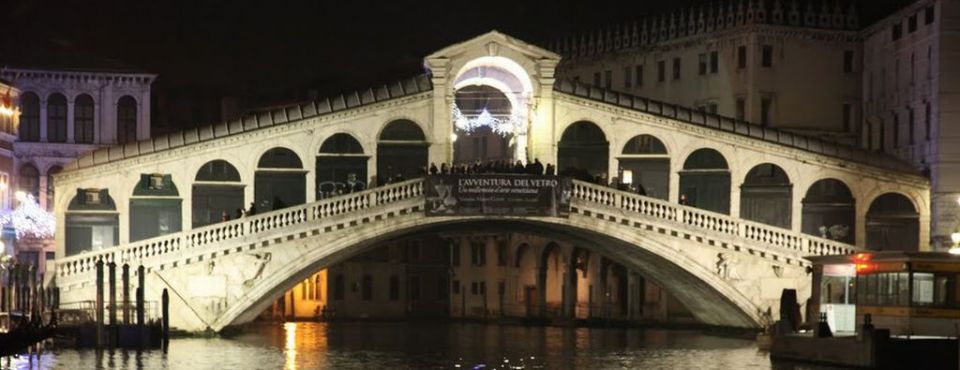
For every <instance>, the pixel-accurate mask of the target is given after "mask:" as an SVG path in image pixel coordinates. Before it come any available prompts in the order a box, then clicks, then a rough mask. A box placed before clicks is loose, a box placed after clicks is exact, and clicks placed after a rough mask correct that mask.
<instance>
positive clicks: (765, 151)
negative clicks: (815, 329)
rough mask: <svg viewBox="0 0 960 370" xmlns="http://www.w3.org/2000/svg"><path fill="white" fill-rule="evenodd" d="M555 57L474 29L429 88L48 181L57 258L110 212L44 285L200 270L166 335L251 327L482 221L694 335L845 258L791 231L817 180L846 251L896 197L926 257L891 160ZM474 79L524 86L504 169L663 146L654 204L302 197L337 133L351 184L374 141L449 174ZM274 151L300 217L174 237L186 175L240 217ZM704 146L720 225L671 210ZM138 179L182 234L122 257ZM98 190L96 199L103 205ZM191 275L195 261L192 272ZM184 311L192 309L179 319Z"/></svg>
mask: <svg viewBox="0 0 960 370" xmlns="http://www.w3.org/2000/svg"><path fill="white" fill-rule="evenodd" d="M559 59H560V57H559V56H558V55H556V54H554V53H551V52H549V51H546V50H543V49H541V48H538V47H536V46H533V45H530V44H527V43H524V42H522V41H520V40H516V39H513V38H511V37H509V36H506V35H503V34H500V33H498V32H490V33H487V34H484V35H481V36H478V37H476V38H474V39H471V40H468V41H465V42H462V43H460V44H456V45H453V46H450V47H448V48H445V49H443V50H441V51H438V52H436V53H434V54H432V55H430V56H428V57H427V58H426V63H427V65H428V66H429V67H430V68H431V71H432V75H431V76H430V80H427V79H426V78H425V77H421V78H415V79H411V80H408V81H404V82H401V83H398V84H395V85H387V86H383V87H376V88H372V89H368V90H366V91H361V92H357V93H354V94H349V95H346V96H340V97H336V98H333V99H329V100H322V101H319V102H308V103H304V104H296V105H291V106H288V107H285V108H281V109H277V110H274V111H272V112H264V113H261V114H258V115H256V116H250V117H246V118H244V119H242V120H238V121H233V122H227V123H222V124H218V125H214V126H209V127H204V128H200V129H194V130H189V131H185V132H180V133H176V134H171V135H165V136H160V137H156V138H153V139H150V140H144V141H139V142H136V143H128V144H125V145H122V146H115V147H110V148H104V149H99V150H96V151H94V152H93V153H90V154H88V155H86V156H83V157H81V158H80V159H78V160H77V161H76V162H74V163H72V164H71V165H70V166H68V167H67V168H66V170H65V171H64V172H63V173H61V174H58V175H56V179H57V184H58V188H60V189H69V190H64V191H59V192H58V193H57V194H56V199H55V209H56V215H57V220H58V230H57V233H56V235H57V252H58V257H59V256H64V255H65V254H66V251H67V245H66V241H67V240H66V237H65V234H66V231H67V226H65V221H66V220H67V219H68V217H69V216H71V215H74V216H93V215H98V216H103V215H110V216H111V217H112V216H116V217H117V222H116V224H115V227H116V230H117V231H116V235H117V236H118V238H119V240H118V243H117V244H119V245H120V247H118V248H111V247H109V246H105V247H104V248H103V249H102V250H98V251H94V252H87V253H79V254H77V255H75V256H66V257H67V258H66V259H64V260H63V262H62V263H63V265H62V266H59V265H58V266H57V268H58V272H59V273H58V276H57V277H56V278H55V279H56V280H55V283H56V284H58V286H60V287H62V288H64V289H70V290H72V291H73V292H72V293H70V294H75V296H76V297H79V296H80V295H82V294H84V292H86V291H89V290H90V288H91V287H90V285H89V284H88V283H85V281H88V279H87V278H88V277H89V276H87V275H89V273H90V270H89V268H90V263H91V261H94V259H96V258H107V259H109V260H114V261H118V262H126V263H133V264H137V263H143V264H145V265H149V266H148V267H149V270H148V271H149V273H150V279H149V280H148V293H149V294H150V295H151V296H155V295H156V294H159V291H160V290H161V289H162V288H163V287H169V288H171V289H174V290H175V291H178V292H181V291H188V290H190V289H193V288H190V287H191V286H196V287H197V289H200V286H201V285H203V284H202V283H203V281H206V280H203V281H200V280H197V281H200V282H194V280H196V279H193V277H196V276H204V274H206V275H209V276H211V278H210V279H214V278H215V279H220V280H217V281H223V284H220V285H217V286H221V285H222V287H223V288H222V289H218V291H217V292H207V291H198V293H197V294H196V295H195V296H196V297H197V298H202V299H203V300H204V301H203V302H206V303H203V302H197V301H194V300H193V298H190V297H191V296H189V295H185V296H184V297H186V298H175V299H174V303H173V304H174V305H176V307H175V308H174V309H173V310H172V311H173V312H175V315H176V317H178V319H177V320H180V321H179V322H178V323H177V324H179V325H182V326H181V327H184V328H191V329H195V330H199V329H202V328H213V329H214V330H219V329H220V328H223V327H224V326H227V325H232V324H236V323H242V322H246V321H249V320H251V319H252V318H253V317H254V316H256V315H257V314H258V313H259V312H262V311H263V310H264V309H265V308H267V307H268V306H269V305H270V304H272V303H273V302H274V301H275V300H276V299H277V298H279V297H280V296H282V295H283V293H284V292H285V291H287V290H288V289H290V288H291V287H293V286H295V285H296V284H297V283H299V282H302V281H303V280H304V279H305V278H307V277H309V276H312V275H313V274H314V273H315V272H316V271H318V270H319V269H321V268H323V267H327V266H330V265H333V264H335V263H337V262H340V261H342V260H343V259H345V258H346V257H348V256H350V255H352V254H355V253H358V252H360V251H362V250H364V248H366V247H368V246H370V245H375V244H377V243H380V242H383V241H384V240H388V239H389V238H391V237H396V236H400V235H405V234H408V233H412V232H416V231H419V230H423V229H427V228H430V227H440V226H444V225H447V224H464V223H466V224H468V223H469V222H471V221H496V222H506V223H513V224H512V225H522V226H523V227H529V228H531V229H537V228H539V229H540V230H544V232H545V233H547V234H563V235H568V236H570V237H571V238H573V239H576V240H578V241H580V243H579V244H580V245H583V246H586V247H589V248H593V249H594V250H595V251H596V252H597V253H598V254H602V255H606V256H610V257H611V258H612V259H613V260H615V261H618V262H619V263H622V264H624V265H626V266H628V267H629V268H630V269H631V270H633V271H639V272H641V273H643V274H644V276H648V277H649V278H650V280H651V281H654V282H656V283H657V284H658V285H660V286H663V287H664V288H665V289H667V290H669V291H671V292H675V293H676V294H677V299H678V300H680V301H681V302H683V303H684V304H685V305H686V306H687V307H688V308H689V309H690V311H691V312H693V313H694V314H695V315H696V316H697V317H698V318H699V319H700V320H701V321H703V322H706V323H712V324H718V325H731V326H743V327H753V326H756V325H758V324H759V323H761V322H762V321H763V320H764V319H763V317H764V315H765V313H764V312H765V310H767V308H768V307H772V306H774V302H776V300H777V299H778V298H779V294H780V291H781V289H783V288H788V287H789V288H794V289H798V290H799V296H800V297H806V296H808V295H809V286H808V284H809V282H808V278H807V276H806V273H805V271H804V268H805V266H806V265H808V263H806V262H804V260H803V256H805V255H809V254H827V253H846V252H851V251H854V250H857V249H858V248H857V247H853V246H850V245H844V244H842V243H839V242H836V241H830V240H825V239H821V238H819V237H817V236H810V235H802V234H801V233H800V231H801V229H802V223H803V217H804V215H803V212H802V210H803V199H804V194H807V193H808V190H809V189H810V188H812V187H813V184H815V183H816V182H817V181H818V180H823V179H835V180H837V181H838V182H840V183H843V184H845V186H846V188H848V189H849V192H850V193H851V196H852V198H853V199H854V200H855V204H854V205H853V208H854V210H853V214H854V215H855V216H854V220H853V221H852V222H853V225H846V226H847V227H852V228H853V229H854V235H853V238H852V240H853V241H854V242H855V244H856V245H858V246H864V245H865V244H866V240H867V235H866V227H867V216H868V209H869V208H870V206H871V205H872V204H873V203H874V201H875V200H876V199H879V198H880V197H881V196H882V195H886V194H897V195H898V196H899V197H901V198H903V199H905V200H906V202H907V203H909V207H912V209H913V210H915V212H916V214H915V217H916V222H917V224H918V225H919V230H918V231H917V232H916V235H910V236H909V237H908V238H907V239H908V240H909V241H911V242H912V243H913V245H914V246H916V248H917V249H919V250H926V249H928V247H929V246H928V244H927V242H926V241H927V240H928V238H929V236H928V234H927V230H929V228H928V226H929V222H930V215H929V211H928V210H929V201H930V200H929V183H928V181H927V179H926V178H924V177H922V176H920V175H919V174H917V173H915V172H914V171H912V170H911V169H910V168H909V166H905V165H904V164H903V163H901V162H899V161H897V160H896V159H892V158H890V157H889V156H883V155H878V154H874V153H865V152H863V151H859V150H857V149H856V148H851V147H846V146H839V145H833V144H830V143H826V142H822V141H820V140H817V139H812V138H808V137H804V136H798V135H793V134H790V133H787V132H782V131H779V130H774V129H770V128H764V127H759V126H756V125H748V124H745V123H743V122H737V121H735V120H731V119H729V118H724V117H719V116H715V115H710V114H704V113H702V112H697V111H693V110H690V109H686V108H683V107H678V106H673V105H670V104H663V103H659V102H654V101H648V100H645V99H641V98H636V97H633V96H629V95H624V94H618V93H614V92H610V91H604V90H599V89H592V88H588V87H584V86H580V85H570V84H565V85H564V84H557V85H555V83H554V82H555V81H554V78H553V77H554V76H553V71H554V67H555V66H556V65H557V64H558V62H559ZM478 66H482V67H485V68H500V69H502V70H504V71H507V72H509V73H511V74H513V75H514V76H516V77H517V78H526V79H527V86H529V88H528V89H526V90H525V91H527V94H528V95H527V96H526V98H528V99H529V104H528V105H527V107H526V109H527V110H528V112H527V115H526V116H527V117H529V121H528V122H527V131H526V132H525V133H524V134H525V137H526V145H525V146H526V148H527V149H526V150H525V151H523V152H525V155H524V156H518V157H517V158H516V159H519V160H531V159H533V158H539V159H540V160H541V161H542V162H543V163H557V160H558V156H559V155H558V153H559V151H560V150H561V149H563V137H564V136H566V135H565V133H566V132H568V128H570V127H573V126H574V124H577V123H581V122H584V121H586V122H590V124H592V125H594V126H595V127H597V128H598V129H599V130H600V132H601V133H602V137H603V147H605V148H607V151H606V152H604V153H605V154H604V155H605V156H606V157H605V158H604V159H602V160H601V162H605V163H600V164H596V163H594V164H595V165H602V168H605V169H606V171H609V173H613V172H614V171H616V169H617V168H618V167H619V166H620V163H619V162H620V161H621V160H622V159H621V156H620V154H621V152H622V148H624V147H625V144H626V143H627V141H629V140H630V139H631V138H634V137H635V136H637V135H641V134H646V135H651V136H653V137H656V138H657V139H658V140H659V141H660V142H662V144H663V146H664V147H665V151H666V156H667V157H668V158H669V161H670V162H669V171H668V174H667V176H668V183H669V194H668V196H667V199H666V200H656V199H652V198H649V197H642V198H640V196H637V195H633V194H626V193H619V192H615V191H613V190H610V189H609V188H605V187H596V186H592V185H587V184H585V183H578V185H576V191H575V192H576V195H575V199H577V202H582V203H577V204H576V205H575V208H577V210H576V212H577V214H576V215H575V216H573V215H572V216H571V217H570V218H568V219H566V218H550V217H532V218H511V217H489V218H478V219H475V220H474V219H470V218H462V217H459V218H458V217H450V218H447V217H426V216H424V215H423V213H422V212H423V211H422V209H423V208H422V207H423V203H422V202H423V200H422V198H421V196H422V192H421V191H422V185H420V184H419V183H418V182H416V181H410V182H401V183H400V184H398V185H390V186H388V187H384V188H375V189H373V190H371V191H370V192H366V193H360V194H358V195H345V196H342V197H334V198H330V199H327V200H322V199H318V197H317V192H316V189H315V185H314V181H312V180H313V178H314V177H315V176H317V175H318V174H316V170H315V169H316V168H317V167H316V161H317V158H318V154H319V152H320V148H321V147H322V146H323V143H324V142H325V141H326V140H327V139H329V138H331V137H334V135H336V134H348V135H349V136H350V137H352V138H353V139H355V141H356V142H357V143H358V145H359V146H360V147H361V148H362V154H364V155H366V156H368V160H367V161H366V169H367V173H368V174H374V173H376V172H377V168H378V166H377V162H378V161H381V160H389V159H390V158H382V157H379V154H381V152H382V151H383V150H384V148H387V147H389V146H391V145H394V146H395V145H400V144H402V145H408V146H415V147H418V148H421V147H424V146H426V148H427V151H428V152H427V153H426V155H425V156H424V159H423V160H424V161H426V162H434V163H448V162H450V161H451V160H452V159H453V152H452V151H453V148H454V145H453V140H454V139H453V138H452V137H451V135H450V134H451V133H452V132H453V122H452V120H451V109H450V107H451V102H452V101H453V97H454V95H455V90H456V89H455V87H454V86H453V84H452V83H451V81H456V80H457V79H458V78H459V77H460V75H461V74H463V73H465V72H466V71H469V70H470V69H471V68H475V67H478ZM401 120H405V121H402V122H410V123H411V124H412V125H413V126H414V127H415V128H416V129H419V131H420V132H422V133H423V134H422V139H419V138H416V137H417V135H413V137H414V138H413V139H403V140H399V141H397V140H392V139H384V136H383V134H384V133H385V132H388V131H390V130H392V129H393V128H395V127H397V126H396V125H397V124H398V123H397V122H401ZM408 127H409V126H408ZM416 129H414V131H416ZM276 148H286V149H288V150H289V153H292V154H293V155H294V156H296V157H297V158H296V159H297V161H295V162H296V163H298V166H300V168H284V169H283V172H284V173H286V174H297V175H302V176H303V177H302V178H303V181H305V190H304V191H305V194H304V202H305V203H307V204H306V205H302V206H297V207H292V208H289V210H288V209H284V210H280V211H276V212H270V213H267V214H264V215H262V216H254V217H252V218H244V219H241V220H231V221H227V222H223V223H219V224H216V225H211V226H208V227H204V228H199V229H195V230H191V227H190V225H191V224H190V220H191V217H192V213H191V210H192V209H193V208H194V205H193V204H192V201H193V199H194V193H193V191H194V190H193V189H194V188H195V185H204V181H199V180H198V179H197V178H198V173H200V171H201V169H202V168H205V166H206V165H207V164H208V163H210V162H212V161H216V160H223V161H226V162H228V163H229V164H230V165H231V167H232V168H234V169H235V170H236V173H237V176H238V177H239V179H238V181H236V184H235V186H237V187H239V188H240V189H242V193H243V198H242V200H243V202H242V204H247V203H249V202H250V201H251V200H252V199H255V197H256V194H257V191H258V189H256V188H257V180H256V179H257V178H258V176H259V174H260V173H261V172H264V171H263V167H262V165H263V161H262V160H263V158H264V154H265V153H269V152H270V151H271V150H272V149H276ZM705 148H706V149H712V150H715V151H716V152H717V153H719V155H720V156H721V157H722V158H723V159H724V162H725V163H726V166H727V167H726V169H725V170H724V171H726V172H725V174H727V175H728V176H729V179H730V186H729V193H728V194H718V195H717V196H718V197H723V198H726V197H729V199H728V200H729V204H730V208H729V210H728V213H729V216H727V215H722V214H720V213H714V212H710V211H704V210H696V209H694V208H692V207H682V206H678V205H677V203H678V202H679V201H680V192H681V190H682V189H680V184H681V182H682V178H683V175H684V174H683V172H684V171H685V170H687V169H686V168H685V166H684V162H686V161H687V160H688V158H689V157H691V154H692V153H695V151H696V150H698V149H705ZM351 155H353V156H356V155H357V154H356V153H353V154H351ZM764 163H770V164H773V165H775V166H776V167H778V168H780V169H782V171H783V172H785V173H786V174H787V177H788V178H789V187H790V193H789V194H790V197H789V199H788V202H789V203H790V204H791V210H792V211H791V212H790V213H791V214H790V222H789V227H788V228H785V229H781V228H776V227H772V226H766V225H761V224H759V223H757V222H751V221H748V220H743V219H742V217H741V216H742V210H741V209H740V207H739V204H740V202H739V200H740V194H741V189H740V188H741V185H742V184H743V183H744V181H745V178H746V177H747V174H748V173H749V172H750V171H751V169H753V168H755V167H756V166H757V165H760V164H764ZM417 165H426V163H418V164H417ZM273 172H277V171H275V170H274V171H273ZM687 172H690V171H687ZM692 172H696V171H695V170H694V171H692ZM154 174H155V175H154ZM144 175H148V176H156V177H158V178H161V177H162V178H165V177H167V176H169V179H170V180H171V181H172V183H173V184H175V185H176V187H177V189H178V191H179V192H178V194H177V195H176V196H173V197H169V199H167V198H165V199H167V200H168V201H175V202H177V204H178V205H181V208H179V212H181V216H182V217H181V218H180V222H182V225H180V228H179V229H181V230H185V231H184V232H178V233H173V234H171V235H163V234H161V236H160V237H157V238H153V239H146V240H143V241H139V242H136V243H130V240H131V238H130V235H131V230H130V225H131V223H132V222H131V216H130V215H131V207H130V205H131V203H132V201H133V200H134V198H136V197H134V192H135V191H137V189H138V185H137V184H138V183H140V182H141V179H142V178H143V176H144ZM89 189H96V191H93V190H89ZM381 189H382V190H381ZM104 190H105V191H107V192H108V193H109V195H110V199H112V200H113V202H112V203H110V202H107V201H106V199H104V196H103V195H104V194H106V193H105V192H104ZM84 196H86V197H88V198H87V199H95V198H97V197H99V199H98V201H97V202H93V203H94V204H96V205H97V206H98V207H100V206H103V208H97V209H92V210H91V209H85V210H78V209H70V207H71V206H72V205H76V204H80V203H83V202H84ZM651 220H654V221H651ZM368 224H369V225H368ZM540 247H542V246H540ZM540 247H537V248H540ZM561 250H562V251H563V253H564V255H567V253H568V252H571V251H570V250H569V246H568V247H567V249H563V248H561ZM200 261H203V263H197V262H200ZM58 263H61V262H58ZM201 280H202V279H201ZM218 284H219V283H218ZM461 284H462V283H461ZM486 289H487V290H488V291H490V290H491V289H496V288H495V287H492V286H487V287H486ZM200 290H202V289H200ZM207 293H209V294H212V295H205V294H207ZM214 293H216V294H214ZM555 295H556V292H554V294H553V296H554V298H555ZM172 296H174V297H178V295H177V294H173V295H172ZM548 296H549V293H548ZM205 297H206V298H205ZM210 297H213V298H210ZM208 298H209V299H208ZM148 299H149V298H148ZM200 306H202V307H204V310H195V309H196V308H197V307H200ZM774 314H776V313H775V312H774Z"/></svg>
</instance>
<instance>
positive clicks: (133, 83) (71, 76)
mask: <svg viewBox="0 0 960 370" xmlns="http://www.w3.org/2000/svg"><path fill="white" fill-rule="evenodd" d="M0 78H2V79H5V80H8V81H10V83H11V84H12V85H14V86H16V87H17V88H18V89H19V90H20V91H21V94H20V96H19V97H18V99H17V103H18V105H19V106H20V107H22V108H23V107H24V104H25V103H26V104H28V105H31V104H32V105H31V107H30V108H28V109H26V111H25V110H24V109H20V112H19V113H20V114H19V117H18V121H19V123H18V125H17V126H15V127H17V129H16V130H14V131H13V132H12V135H14V136H13V138H14V139H15V140H16V141H15V142H14V143H13V146H12V148H10V150H11V151H12V154H13V158H14V163H13V165H12V166H13V168H14V171H13V173H11V179H12V180H11V184H13V188H14V189H15V190H17V191H24V192H26V193H35V194H36V199H37V202H38V203H39V204H40V206H41V207H43V208H47V209H50V210H52V209H53V204H51V203H52V200H53V196H54V186H53V184H52V179H53V174H55V173H57V172H59V171H60V170H62V169H63V168H64V167H65V166H67V165H68V164H69V163H71V162H73V161H75V160H76V159H77V158H79V157H80V156H82V155H84V154H86V153H89V152H91V151H93V150H95V149H97V148H101V147H104V146H109V145H115V144H116V143H117V142H118V134H117V130H118V116H117V115H118V108H119V107H118V105H119V102H120V100H121V99H122V98H125V97H126V98H129V99H133V101H134V102H135V103H136V104H135V106H134V107H135V114H136V116H135V125H136V140H144V139H148V138H149V137H150V85H151V84H152V82H153V80H154V79H155V78H156V75H153V74H148V73H135V72H101V71H85V70H47V69H37V68H30V67H2V68H0ZM55 96H56V97H57V98H56V99H60V98H63V101H62V103H63V104H64V107H65V110H63V111H62V112H60V113H59V115H58V113H54V112H52V110H53V109H52V108H51V107H52V105H51V104H50V103H51V98H53V97H55ZM27 99H29V101H27ZM78 99H81V100H83V103H85V104H88V106H89V107H90V108H92V109H90V108H86V109H87V111H86V112H84V113H80V112H78V109H79V107H80V105H79V104H78V102H80V101H81V100H78ZM58 103H59V102H58ZM91 114H92V115H91ZM24 115H32V117H31V118H28V119H26V121H27V123H28V124H32V125H35V128H34V129H35V130H36V133H37V135H36V136H30V135H28V134H26V133H25V132H23V130H25V129H26V128H25V127H22V126H20V124H22V123H24V121H25V120H24ZM52 119H62V120H63V122H64V126H63V127H62V129H65V132H62V133H60V135H62V140H61V139H57V138H54V137H53V136H54V135H52V133H51V132H49V131H50V129H51V128H52V127H53V125H52V124H51V122H50V120H52ZM84 119H86V122H85V123H86V124H88V125H90V126H92V127H88V128H87V130H88V131H86V132H82V133H81V131H83V130H81V129H79V128H78V127H77V124H78V122H80V121H82V120H84ZM78 133H80V134H84V135H87V136H90V137H89V138H78V137H76V135H77V134H78ZM25 168H27V169H28V170H27V171H28V172H26V173H24V175H23V176H22V175H21V172H22V171H24V169H25ZM34 170H35V172H34ZM34 174H35V176H34ZM28 176H29V177H30V178H29V179H26V178H25V177H28ZM17 244H18V246H17V249H18V250H22V251H25V252H28V253H37V254H39V255H40V258H39V259H38V263H39V266H44V264H45V261H46V260H47V259H48V257H47V256H48V255H50V254H52V253H53V252H54V251H55V248H54V247H53V245H54V244H53V240H52V239H51V240H21V241H18V242H17ZM41 271H42V268H41Z"/></svg>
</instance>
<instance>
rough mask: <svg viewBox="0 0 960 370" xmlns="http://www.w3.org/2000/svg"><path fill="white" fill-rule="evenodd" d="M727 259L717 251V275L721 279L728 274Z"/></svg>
mask: <svg viewBox="0 0 960 370" xmlns="http://www.w3.org/2000/svg"><path fill="white" fill-rule="evenodd" d="M728 267H729V260H728V259H727V255H725V254H723V253H717V275H718V276H720V277H721V278H723V279H726V278H727V277H728V276H729V271H728Z"/></svg>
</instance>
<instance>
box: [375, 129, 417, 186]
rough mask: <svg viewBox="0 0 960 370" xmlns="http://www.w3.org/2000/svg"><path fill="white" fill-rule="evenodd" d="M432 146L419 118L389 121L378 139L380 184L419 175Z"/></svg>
mask: <svg viewBox="0 0 960 370" xmlns="http://www.w3.org/2000/svg"><path fill="white" fill-rule="evenodd" d="M428 146H429V143H428V142H427V138H426V136H425V135H424V134H423V130H422V129H421V128H420V126H419V125H417V124H416V123H415V122H413V121H411V120H408V119H398V120H394V121H391V122H390V123H387V125H386V126H384V128H383V131H381V132H380V136H379V138H378V141H377V184H386V183H389V182H391V181H393V180H398V179H410V178H414V177H417V174H419V173H420V172H421V171H423V169H424V168H426V167H427V147H428Z"/></svg>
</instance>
